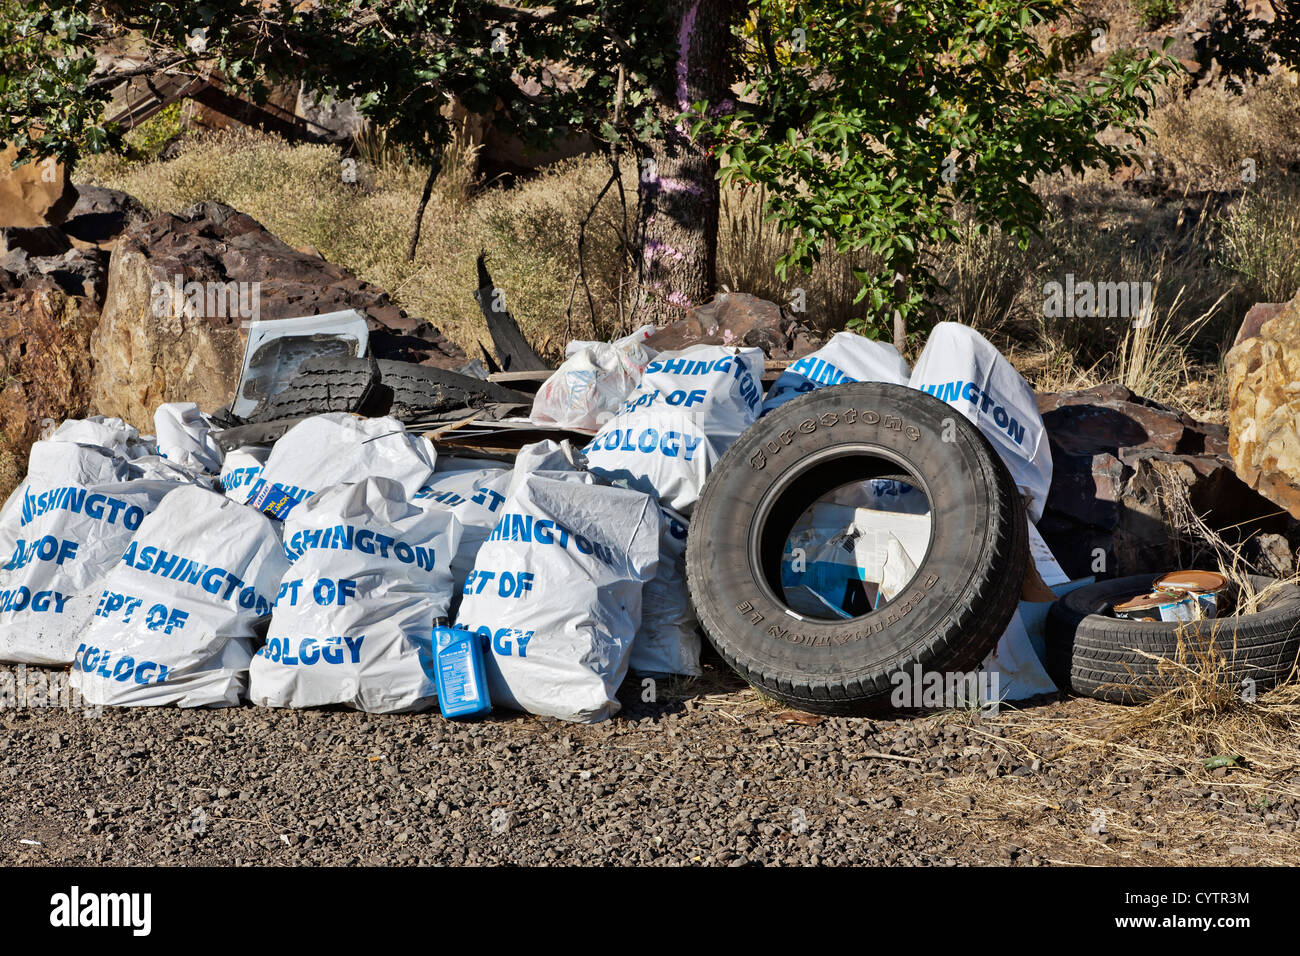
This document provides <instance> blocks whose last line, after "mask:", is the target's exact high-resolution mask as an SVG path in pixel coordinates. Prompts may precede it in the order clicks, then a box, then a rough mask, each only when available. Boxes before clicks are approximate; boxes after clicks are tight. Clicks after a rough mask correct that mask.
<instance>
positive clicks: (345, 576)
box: [248, 478, 460, 714]
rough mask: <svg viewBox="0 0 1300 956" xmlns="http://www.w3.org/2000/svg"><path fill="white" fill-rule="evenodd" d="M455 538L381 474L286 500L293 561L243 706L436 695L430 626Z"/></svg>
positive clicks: (406, 707) (447, 595) (377, 705)
mask: <svg viewBox="0 0 1300 956" xmlns="http://www.w3.org/2000/svg"><path fill="white" fill-rule="evenodd" d="M459 539H460V522H459V521H457V520H456V517H455V515H453V514H452V513H451V512H450V511H444V510H438V509H433V508H427V509H426V508H421V507H419V506H417V505H415V504H413V503H412V502H411V501H409V500H407V498H406V495H405V493H403V491H402V487H401V485H399V484H397V482H395V481H391V480H389V479H387V478H367V479H366V480H365V481H360V482H357V483H355V484H351V485H337V486H335V487H333V488H330V489H329V490H327V491H323V492H321V493H320V494H318V495H316V496H314V497H313V498H312V499H311V500H310V501H307V502H305V503H304V504H303V505H302V507H300V508H295V509H294V512H293V514H292V515H291V516H290V517H289V519H288V520H287V521H286V522H285V524H284V550H285V553H286V554H287V555H288V556H289V559H290V561H291V564H290V566H289V570H288V572H287V573H286V574H285V576H284V579H283V580H282V581H281V583H280V589H279V592H278V594H277V596H276V600H275V608H274V610H273V611H272V613H271V627H270V630H269V631H268V632H267V637H266V644H264V645H263V646H262V647H261V648H260V649H259V650H258V651H257V654H256V655H255V656H254V657H253V663H252V666H251V668H250V669H249V694H248V696H249V698H250V699H251V700H252V702H253V703H254V704H258V705H260V706H263V707H324V706H327V705H330V704H345V705H346V706H348V707H353V708H355V709H357V710H364V711H366V712H367V713H372V714H388V713H404V712H408V711H414V710H422V709H424V708H426V707H428V706H430V705H431V704H432V703H434V702H435V701H436V699H437V691H436V689H435V687H434V680H433V676H432V675H433V651H432V640H433V622H434V619H435V618H446V617H447V616H448V610H449V606H450V604H451V596H452V586H453V585H452V576H451V558H452V555H454V554H455V553H456V546H457V544H458V543H459Z"/></svg>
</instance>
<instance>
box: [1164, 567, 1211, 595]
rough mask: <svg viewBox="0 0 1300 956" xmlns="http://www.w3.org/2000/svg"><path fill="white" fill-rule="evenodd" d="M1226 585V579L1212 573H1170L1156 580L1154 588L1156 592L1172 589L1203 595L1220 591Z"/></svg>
mask: <svg viewBox="0 0 1300 956" xmlns="http://www.w3.org/2000/svg"><path fill="white" fill-rule="evenodd" d="M1227 583H1228V579H1227V578H1225V577H1224V576H1223V575H1222V574H1217V573H1215V572H1214V571H1171V572H1170V573H1168V574H1165V575H1161V576H1160V577H1158V578H1156V581H1155V587H1156V590H1161V589H1166V590H1168V589H1173V590H1178V591H1190V592H1191V593H1193V594H1205V593H1207V592H1210V591H1219V590H1222V589H1223V587H1224V586H1225V585H1226V584H1227Z"/></svg>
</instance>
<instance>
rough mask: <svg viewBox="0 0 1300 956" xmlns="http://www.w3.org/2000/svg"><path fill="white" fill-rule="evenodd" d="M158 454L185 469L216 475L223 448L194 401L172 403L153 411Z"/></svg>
mask: <svg viewBox="0 0 1300 956" xmlns="http://www.w3.org/2000/svg"><path fill="white" fill-rule="evenodd" d="M153 428H154V432H155V433H156V434H157V438H156V439H155V441H156V442H157V444H158V454H159V456H160V457H162V458H166V459H167V460H168V461H171V462H175V463H176V464H178V465H181V466H182V467H184V468H189V469H191V470H194V471H198V472H202V473H204V474H208V475H215V474H218V473H219V472H220V471H221V448H220V447H219V446H218V445H217V443H216V440H215V439H214V438H213V437H212V423H211V422H210V421H208V417H207V416H206V415H204V414H203V413H202V412H201V411H199V406H198V405H196V404H194V403H193V402H168V403H166V404H163V405H159V406H158V409H157V411H155V412H154V413H153Z"/></svg>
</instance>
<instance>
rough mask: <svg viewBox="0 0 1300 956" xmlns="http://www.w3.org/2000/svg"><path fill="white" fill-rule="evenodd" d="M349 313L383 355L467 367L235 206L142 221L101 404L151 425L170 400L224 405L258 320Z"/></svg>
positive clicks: (111, 278)
mask: <svg viewBox="0 0 1300 956" xmlns="http://www.w3.org/2000/svg"><path fill="white" fill-rule="evenodd" d="M349 308H351V309H357V310H359V311H361V312H363V313H364V314H365V315H366V316H367V319H368V321H369V325H370V329H371V350H372V352H373V353H374V354H376V355H377V356H378V357H379V358H395V359H401V360H404V361H416V362H421V363H423V364H428V365H434V366H437V367H440V368H458V367H460V366H461V365H463V364H464V363H465V362H466V360H467V359H466V356H465V354H464V353H463V352H462V351H461V350H460V349H459V348H457V347H456V346H455V345H453V344H452V343H450V342H449V341H447V339H445V338H444V337H443V336H442V335H441V334H439V333H438V332H437V330H435V329H433V328H432V327H431V326H429V325H428V323H421V322H419V321H418V320H414V319H410V318H408V317H407V316H405V315H404V314H403V313H402V311H401V310H400V309H399V308H398V307H397V306H396V305H395V304H394V303H393V302H392V300H391V299H389V297H388V295H387V293H385V292H384V291H383V290H381V289H379V288H377V287H376V286H372V285H370V284H369V283H367V282H363V281H361V280H360V279H358V278H356V276H354V275H352V274H351V273H350V272H349V271H348V270H346V269H344V268H343V267H342V266H339V265H337V264H336V263H332V262H327V261H325V260H324V259H321V258H319V257H317V256H314V255H310V254H308V253H304V252H300V251H298V250H296V249H294V248H293V247H292V246H290V245H288V244H287V243H285V242H282V241H281V240H279V239H277V238H276V237H275V236H274V235H272V234H271V233H270V232H268V231H267V230H266V229H265V228H263V227H262V225H261V224H259V223H258V222H257V221H256V220H254V219H252V218H251V217H249V216H246V215H244V214H243V213H240V212H237V211H236V210H234V209H231V208H230V207H229V206H224V205H222V204H220V203H211V202H204V203H198V204H197V205H195V206H192V207H190V208H189V209H186V210H184V211H182V212H181V213H180V214H179V215H171V214H164V215H161V216H158V217H156V218H154V219H151V220H148V221H145V222H142V223H138V224H136V225H134V226H131V227H129V228H128V229H127V230H126V232H124V233H123V234H122V236H121V237H120V239H119V240H118V242H117V245H116V247H115V248H114V250H113V255H112V259H111V260H110V264H109V275H108V290H107V294H106V296H105V303H104V309H103V315H102V318H101V321H100V325H99V328H98V329H97V331H96V333H95V335H94V338H93V340H92V350H93V356H94V363H95V373H94V391H93V404H94V408H95V410H96V411H97V412H99V413H100V414H104V415H116V416H118V417H120V418H123V419H125V420H126V421H128V422H130V423H131V424H133V425H135V426H136V427H138V428H142V429H148V430H151V428H152V421H153V413H154V409H155V408H156V407H157V406H158V405H159V404H160V403H162V402H173V401H192V402H197V403H198V404H199V406H200V407H201V408H203V409H204V410H212V409H215V408H218V407H220V406H222V405H225V404H227V403H228V402H229V401H230V400H231V398H232V397H233V395H234V389H235V384H236V382H237V380H238V377H239V370H240V367H241V365H242V361H243V353H244V344H245V342H246V340H247V327H246V326H247V322H248V321H249V320H252V319H259V320H268V319H283V318H292V317H295V316H302V315H319V314H321V313H325V312H334V311H338V310H340V309H349Z"/></svg>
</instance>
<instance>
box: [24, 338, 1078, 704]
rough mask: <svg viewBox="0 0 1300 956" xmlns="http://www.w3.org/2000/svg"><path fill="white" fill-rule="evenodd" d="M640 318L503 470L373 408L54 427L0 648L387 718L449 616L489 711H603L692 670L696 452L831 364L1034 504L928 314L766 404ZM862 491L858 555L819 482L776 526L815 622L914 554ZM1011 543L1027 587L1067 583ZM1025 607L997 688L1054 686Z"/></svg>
mask: <svg viewBox="0 0 1300 956" xmlns="http://www.w3.org/2000/svg"><path fill="white" fill-rule="evenodd" d="M648 331H649V330H645V329H643V330H640V331H639V332H638V333H637V334H635V335H633V336H629V337H628V338H627V339H624V340H620V341H619V342H615V343H610V344H606V343H574V344H573V346H572V347H571V348H570V352H569V358H568V359H567V360H566V362H565V363H564V365H563V366H562V368H561V369H560V370H558V371H557V372H556V373H555V374H554V375H553V376H552V378H551V380H550V381H548V382H547V383H546V384H545V385H544V386H543V387H542V389H541V390H540V391H539V393H538V397H537V406H536V408H535V410H534V418H535V420H536V421H538V422H552V423H558V424H560V425H562V426H564V427H569V428H574V429H577V430H582V431H586V432H587V433H588V434H590V435H591V436H592V437H591V439H590V441H589V442H588V443H587V444H586V446H585V447H584V448H583V449H581V450H580V451H579V450H576V449H574V448H573V447H572V446H571V445H569V443H567V442H565V443H561V444H556V443H554V442H541V443H538V444H534V445H530V446H527V447H525V448H524V449H522V450H521V451H520V452H519V454H518V455H517V456H516V459H515V460H514V462H513V464H512V465H511V464H507V463H505V462H503V461H499V460H495V459H492V458H490V457H472V456H468V455H467V456H464V457H451V456H444V457H441V458H440V457H439V456H438V455H437V453H436V452H435V450H434V447H433V445H432V444H431V443H430V442H429V441H428V440H427V439H426V438H424V437H421V436H418V435H414V434H411V433H408V432H407V431H406V429H405V428H404V427H403V425H402V424H401V423H400V422H398V421H396V420H394V419H391V418H375V419H364V418H358V417H355V416H352V415H348V414H343V413H334V414H325V415H318V416H315V417H311V418H307V419H304V420H303V421H301V422H299V423H298V424H296V425H294V426H293V427H292V428H291V429H290V430H289V431H288V432H287V433H286V434H285V435H284V436H283V437H282V438H280V439H279V440H278V441H276V442H275V443H274V445H273V446H271V447H261V446H258V447H245V448H239V449H235V450H233V451H229V452H227V453H225V454H223V453H222V450H221V448H220V447H219V446H218V444H217V443H216V442H215V441H214V438H213V428H212V425H211V423H210V422H209V420H208V419H207V418H206V417H205V416H204V415H203V414H202V413H200V411H199V410H198V408H197V407H196V406H194V405H192V404H184V403H175V404H168V405H163V406H161V407H160V408H159V409H158V411H157V414H156V415H155V418H154V430H155V435H153V436H142V435H140V434H139V433H138V432H137V431H136V429H135V428H133V427H131V426H130V425H128V424H126V423H124V422H122V421H120V420H118V419H105V418H90V419H85V420H80V421H69V422H65V423H64V424H63V425H62V426H60V427H59V428H58V429H56V430H54V431H52V432H51V433H49V434H47V435H45V436H44V437H43V439H42V440H41V441H38V442H37V443H36V444H35V445H34V446H33V447H32V451H31V458H30V463H29V470H28V475H27V477H26V479H25V480H24V481H23V483H22V484H21V485H20V486H19V487H18V489H17V490H16V491H15V492H14V494H13V495H12V496H11V497H10V498H9V500H8V501H7V502H6V503H5V504H4V506H3V509H0V561H4V562H5V563H4V564H3V565H0V659H3V660H8V661H15V662H25V663H31V664H38V665H47V666H63V665H70V666H71V669H72V682H73V686H74V687H76V688H77V689H78V690H79V691H80V692H81V694H82V695H83V697H84V698H85V699H86V700H87V701H88V702H89V703H91V704H104V705H159V704H178V705H181V706H186V707H198V706H233V705H238V704H240V703H243V702H246V701H251V702H252V703H254V704H257V705H260V706H268V707H318V706H327V705H343V706H347V707H353V708H357V709H360V710H364V711H368V712H375V713H381V712H403V711H415V710H421V709H426V708H429V707H434V706H436V705H437V690H436V682H435V679H434V674H435V666H434V660H433V655H434V649H433V647H432V632H433V629H434V628H435V626H438V625H442V624H448V623H454V624H455V625H456V626H458V627H462V628H464V629H466V630H469V631H470V632H472V633H474V634H476V635H478V636H479V638H480V640H481V642H482V647H483V648H484V649H485V652H486V653H485V659H486V660H485V664H486V666H485V669H484V670H485V674H486V679H487V683H488V685H489V689H490V692H491V699H492V702H493V703H494V704H496V705H501V706H506V707H510V708H516V709H519V710H524V711H527V712H530V713H534V714H541V715H548V716H553V717H558V718H561V719H565V720H575V721H595V720H602V719H605V718H607V717H609V716H610V715H612V714H614V713H616V712H617V710H618V708H619V702H618V699H617V696H616V693H617V691H618V689H619V686H620V684H621V683H622V681H623V679H624V677H625V676H626V675H627V674H628V672H629V671H633V672H636V673H638V674H641V675H647V676H662V675H696V674H699V673H700V663H699V661H700V636H699V630H698V627H697V622H696V620H695V618H694V615H693V613H692V611H691V606H690V600H689V596H688V593H687V588H686V582H685V551H686V543H687V539H688V536H689V533H690V516H691V513H692V510H693V509H694V507H695V505H696V503H697V502H698V501H699V498H700V494H701V492H702V490H703V487H704V483H705V481H706V479H707V477H708V475H709V472H710V470H711V469H712V468H713V466H714V465H715V464H716V463H717V461H718V460H719V458H720V457H721V456H722V454H723V453H724V452H725V451H726V449H727V448H728V447H729V446H730V445H731V444H732V443H733V442H734V441H735V440H736V439H737V438H738V437H739V436H740V434H741V433H742V432H744V431H745V430H746V429H747V428H748V427H750V426H751V425H753V424H754V423H755V422H756V421H757V420H758V419H759V418H760V416H761V415H762V414H763V413H764V412H765V411H768V410H770V409H772V408H774V407H776V406H778V405H780V404H781V403H782V402H785V401H788V400H790V399H791V398H794V397H796V396H798V395H799V394H801V393H803V392H807V391H811V390H814V389H817V388H822V387H826V386H829V385H835V384H838V383H841V382H849V381H867V380H876V381H886V382H895V383H899V384H905V385H911V386H912V387H915V388H919V389H922V390H924V391H926V392H928V393H930V394H932V395H936V396H937V397H939V398H940V399H942V400H944V401H946V402H949V403H950V404H952V405H953V407H954V408H955V409H957V410H959V411H960V412H961V413H962V414H964V415H966V416H967V417H968V418H969V419H970V420H971V421H972V422H974V423H975V424H976V425H977V426H979V427H980V428H981V429H982V430H983V431H984V434H985V435H987V436H988V438H989V440H990V442H992V443H993V445H994V447H995V448H996V449H997V450H998V451H999V452H1000V453H1001V455H1002V458H1003V460H1004V461H1005V462H1006V464H1007V466H1008V468H1009V469H1010V470H1011V473H1012V475H1013V476H1014V478H1015V481H1016V483H1017V485H1018V486H1019V487H1020V489H1021V491H1022V492H1023V494H1024V495H1025V498H1026V501H1027V503H1028V508H1029V513H1030V516H1031V518H1032V519H1034V520H1036V519H1037V518H1038V517H1039V516H1040V515H1041V513H1042V508H1043V502H1044V500H1045V498H1046V494H1047V489H1048V486H1049V485H1050V482H1051V460H1050V456H1049V453H1048V447H1047V440H1046V437H1045V434H1044V430H1043V423H1042V419H1041V417H1040V416H1039V415H1038V413H1037V410H1036V406H1035V403H1034V396H1033V393H1032V391H1031V390H1030V388H1029V386H1028V385H1027V384H1026V383H1025V382H1024V381H1023V379H1021V378H1020V376H1019V375H1018V374H1017V373H1016V372H1015V371H1014V369H1012V367H1011V366H1010V364H1009V363H1007V362H1006V360H1005V359H1004V358H1003V357H1002V356H1001V355H1000V354H998V353H997V351H996V350H995V349H994V348H993V347H992V346H991V345H990V344H989V343H988V342H987V341H985V340H984V339H983V338H981V337H980V336H979V335H978V334H976V333H975V332H973V331H972V330H970V329H967V328H965V327H962V326H959V325H953V324H946V323H945V324H942V325H939V326H937V327H936V328H935V330H934V332H933V334H932V335H931V338H930V341H929V344H928V345H927V346H926V348H925V350H924V352H923V353H922V355H921V357H920V359H919V361H918V362H917V365H916V368H915V369H912V370H909V369H908V367H907V364H906V363H905V362H904V361H903V359H902V358H901V357H900V356H899V355H898V353H897V352H896V351H895V350H894V349H893V348H892V347H891V346H888V345H883V344H880V343H877V342H872V341H869V340H867V339H864V338H862V337H860V336H856V335H852V334H850V333H840V334H838V335H836V336H835V337H833V338H832V339H831V340H830V341H829V342H828V343H827V344H826V345H825V346H824V347H823V348H822V349H821V350H819V351H818V352H816V353H814V354H812V355H809V356H807V357H805V358H802V359H800V360H798V361H797V362H795V363H793V364H792V365H791V366H790V367H789V368H788V369H787V370H786V371H785V372H784V373H783V374H782V375H781V376H780V378H779V379H778V380H777V381H776V383H775V384H774V385H773V387H772V388H771V389H770V390H769V391H768V393H767V394H766V395H765V394H764V392H763V388H762V373H763V358H764V357H763V354H762V352H761V351H760V350H759V349H756V348H732V347H723V346H710V345H699V346H695V347H692V348H688V349H684V350H682V351H678V352H672V353H662V354H655V353H654V352H653V350H651V349H649V348H648V347H647V346H646V345H645V344H644V340H645V338H646V335H647V334H648ZM857 491H858V492H859V493H864V494H866V495H867V497H868V499H869V500H868V510H869V511H871V512H872V513H874V514H877V515H881V514H883V515H887V516H891V517H890V520H892V521H894V522H895V525H896V530H897V534H891V536H890V543H889V544H888V546H886V547H882V548H881V549H880V553H879V554H878V555H874V556H873V555H872V554H867V553H865V552H863V551H862V549H861V548H858V549H857V550H856V551H855V545H854V541H855V540H856V539H855V538H854V537H853V534H854V530H855V529H854V525H853V522H854V521H855V520H858V518H857V516H858V515H859V514H860V513H861V501H858V502H848V501H847V500H846V501H845V502H838V501H836V500H831V501H829V502H827V503H826V507H825V508H823V509H822V510H820V511H819V510H818V509H816V508H814V509H810V511H809V512H808V513H807V515H806V516H805V520H804V521H802V522H801V524H799V525H797V526H796V529H795V532H794V534H792V536H791V541H792V545H791V548H792V549H793V547H794V546H795V545H797V546H798V547H799V548H800V549H801V553H802V554H803V555H804V556H805V560H803V561H802V562H801V564H800V565H799V566H796V565H795V562H793V561H790V560H787V562H786V563H785V564H784V565H783V573H784V572H785V570H786V568H787V566H788V570H789V573H790V575H791V580H790V581H788V582H784V583H786V584H787V593H788V594H791V595H800V598H799V599H800V600H807V601H810V602H813V603H814V604H819V605H825V606H826V607H829V608H830V609H831V611H832V612H833V613H846V612H844V610H843V607H842V602H840V598H841V596H842V594H841V592H842V591H843V589H844V583H845V581H846V580H848V579H849V578H852V577H854V576H858V577H861V576H862V575H865V574H875V580H876V581H877V582H878V583H879V584H880V586H881V588H882V591H881V593H883V594H884V596H885V597H886V598H888V596H889V593H888V591H889V589H890V588H895V587H899V586H901V585H902V584H905V583H906V578H907V576H908V575H909V574H910V572H911V571H914V570H915V565H916V564H917V563H919V562H920V561H921V559H922V558H923V555H924V551H923V545H918V544H917V543H916V542H917V541H918V540H922V538H921V537H920V535H919V532H918V533H916V534H913V533H912V532H909V531H908V528H912V531H913V532H915V531H916V528H919V527H921V526H920V525H919V524H918V522H928V520H929V518H928V513H927V510H926V503H925V501H924V496H920V499H919V500H918V497H917V495H915V494H914V493H913V491H914V490H913V489H910V487H908V486H905V485H900V484H899V483H897V482H888V481H879V480H878V481H874V482H870V483H865V487H863V488H860V489H857ZM850 505H851V506H850ZM837 508H838V509H839V510H836V509H837ZM913 526H915V527H913ZM846 535H847V537H846ZM909 535H910V536H909ZM1032 537H1033V538H1034V555H1035V559H1036V561H1037V562H1038V567H1039V570H1040V572H1042V574H1043V577H1044V579H1045V581H1046V582H1047V583H1048V584H1049V585H1051V584H1057V583H1060V582H1063V581H1064V575H1062V574H1061V573H1060V569H1059V567H1057V566H1056V565H1055V562H1054V561H1053V560H1052V559H1051V555H1050V553H1048V552H1047V549H1046V546H1045V545H1043V544H1042V541H1041V538H1039V537H1038V536H1037V535H1036V533H1034V534H1032ZM918 547H919V548H920V551H919V553H918ZM787 557H789V556H787ZM891 582H892V583H891ZM837 605H841V606H840V608H839V610H838V611H836V606H837ZM1025 618H1026V620H1022V616H1021V615H1017V617H1016V618H1015V620H1013V622H1012V625H1011V627H1010V628H1009V629H1008V631H1007V633H1006V635H1005V636H1004V637H1003V639H1002V642H1001V643H1000V644H999V645H998V648H997V650H996V651H995V652H994V654H992V655H991V656H990V658H989V660H988V661H987V662H986V667H988V668H990V669H996V670H998V671H999V672H1000V674H1001V681H1000V684H999V686H1000V688H1001V690H1002V691H1003V693H1004V696H1005V697H1009V698H1011V699H1019V698H1022V697H1027V696H1030V695H1033V694H1037V693H1043V692H1046V691H1050V690H1053V689H1054V688H1053V687H1052V685H1051V682H1050V680H1048V678H1047V676H1046V674H1045V673H1044V672H1043V669H1042V666H1041V664H1039V662H1038V661H1039V654H1038V653H1036V652H1035V648H1034V646H1033V645H1034V633H1033V631H1034V629H1035V627H1038V626H1040V625H1041V615H1037V616H1036V615H1033V614H1029V613H1026V615H1025ZM1029 619H1032V620H1036V621H1037V622H1038V623H1037V624H1034V625H1031V626H1030V627H1028V628H1027V627H1026V623H1027V620H1029Z"/></svg>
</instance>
